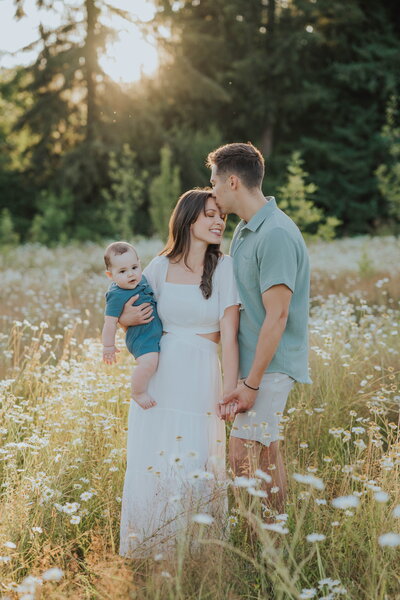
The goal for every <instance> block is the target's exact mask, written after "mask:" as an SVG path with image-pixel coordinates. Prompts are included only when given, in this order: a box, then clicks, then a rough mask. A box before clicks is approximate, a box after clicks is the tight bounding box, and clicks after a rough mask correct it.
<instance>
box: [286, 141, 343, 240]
mask: <svg viewBox="0 0 400 600" xmlns="http://www.w3.org/2000/svg"><path fill="white" fill-rule="evenodd" d="M303 164H304V161H303V159H302V158H301V154H300V152H294V153H293V154H292V157H291V160H290V162H289V164H288V167H287V181H286V183H285V185H283V186H282V187H280V188H279V190H278V199H279V208H281V209H282V210H283V211H285V212H286V213H287V214H288V215H289V217H291V218H292V219H293V221H294V222H295V223H296V225H297V226H298V227H299V229H300V231H301V232H302V233H303V235H304V236H305V237H308V238H320V239H325V240H331V239H333V238H334V237H335V229H336V227H337V226H338V225H340V221H339V220H338V219H337V218H336V217H327V218H325V217H324V213H323V211H322V210H321V209H320V208H317V207H316V206H315V204H314V202H313V199H314V194H315V193H316V192H317V190H318V188H317V186H316V185H315V184H314V183H306V178H307V177H308V173H307V172H306V171H305V170H304V169H303Z"/></svg>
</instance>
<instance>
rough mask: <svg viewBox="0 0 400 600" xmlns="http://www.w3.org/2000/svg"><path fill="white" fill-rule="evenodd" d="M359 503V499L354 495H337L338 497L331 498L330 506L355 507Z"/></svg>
mask: <svg viewBox="0 0 400 600" xmlns="http://www.w3.org/2000/svg"><path fill="white" fill-rule="evenodd" d="M359 504H360V499H359V498H357V497H356V496H353V495H351V496H339V497H338V498H334V499H333V500H332V506H333V507H334V508H341V509H343V510H344V509H346V508H356V507H357V506H358V505H359Z"/></svg>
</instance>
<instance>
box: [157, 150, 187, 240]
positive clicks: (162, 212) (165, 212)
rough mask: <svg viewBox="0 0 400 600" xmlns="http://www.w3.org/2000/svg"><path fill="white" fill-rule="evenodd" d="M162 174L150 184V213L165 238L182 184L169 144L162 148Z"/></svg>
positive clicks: (162, 237) (161, 236) (158, 231)
mask: <svg viewBox="0 0 400 600" xmlns="http://www.w3.org/2000/svg"><path fill="white" fill-rule="evenodd" d="M160 157H161V160H160V174H159V175H157V177H155V178H154V179H153V181H152V182H151V185H150V215H151V220H152V223H153V227H154V230H155V232H156V233H157V235H159V236H160V238H161V239H162V240H165V239H166V237H167V234H168V222H169V218H170V216H171V212H172V210H173V208H174V206H175V204H176V202H177V200H178V197H179V194H180V191H181V184H180V177H179V167H176V166H172V152H171V150H170V148H169V147H168V146H164V147H163V148H161V153H160Z"/></svg>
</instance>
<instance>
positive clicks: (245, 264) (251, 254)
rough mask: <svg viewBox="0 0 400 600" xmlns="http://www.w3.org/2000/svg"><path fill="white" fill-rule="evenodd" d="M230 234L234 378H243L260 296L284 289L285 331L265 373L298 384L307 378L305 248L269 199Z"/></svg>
mask: <svg viewBox="0 0 400 600" xmlns="http://www.w3.org/2000/svg"><path fill="white" fill-rule="evenodd" d="M267 200H268V201H267V202H266V204H265V205H264V206H263V207H262V208H260V210H259V211H258V212H257V213H256V214H255V215H254V216H253V217H252V218H251V219H250V221H249V222H248V223H246V222H245V221H241V222H240V223H239V224H238V226H237V228H236V230H235V233H234V235H233V239H232V244H231V249H230V254H231V256H232V258H233V268H234V273H235V278H236V282H237V286H238V290H239V295H240V299H241V302H242V306H241V311H240V325H239V354H240V376H241V377H247V375H248V374H249V371H250V368H251V365H252V363H253V359H254V355H255V351H256V346H257V341H258V335H259V332H260V329H261V327H262V324H263V322H264V319H265V308H264V305H263V302H262V294H263V292H266V291H267V290H268V289H269V288H270V287H272V286H274V285H279V284H284V285H286V286H287V287H288V288H289V289H290V290H291V291H292V292H293V295H292V298H291V301H290V306H289V315H288V319H287V324H286V328H285V331H284V332H283V335H282V338H281V341H280V343H279V346H278V348H277V350H276V352H275V355H274V357H273V358H272V360H271V362H270V364H269V366H268V368H267V370H266V373H286V374H287V375H289V376H290V377H292V378H293V379H295V380H296V381H299V382H301V383H311V379H310V376H309V374H308V312H309V295H310V266H309V259H308V253H307V248H306V245H305V243H304V240H303V236H302V235H301V233H300V230H299V228H298V227H297V225H295V223H294V222H293V221H292V219H290V217H288V216H287V215H286V214H285V213H284V212H282V211H281V210H280V209H279V208H278V207H277V205H276V201H275V198H273V197H269V198H267Z"/></svg>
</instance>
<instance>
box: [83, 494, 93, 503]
mask: <svg viewBox="0 0 400 600" xmlns="http://www.w3.org/2000/svg"><path fill="white" fill-rule="evenodd" d="M92 496H93V492H83V494H81V495H80V499H81V500H83V501H84V502H86V501H87V500H90V498H92Z"/></svg>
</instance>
